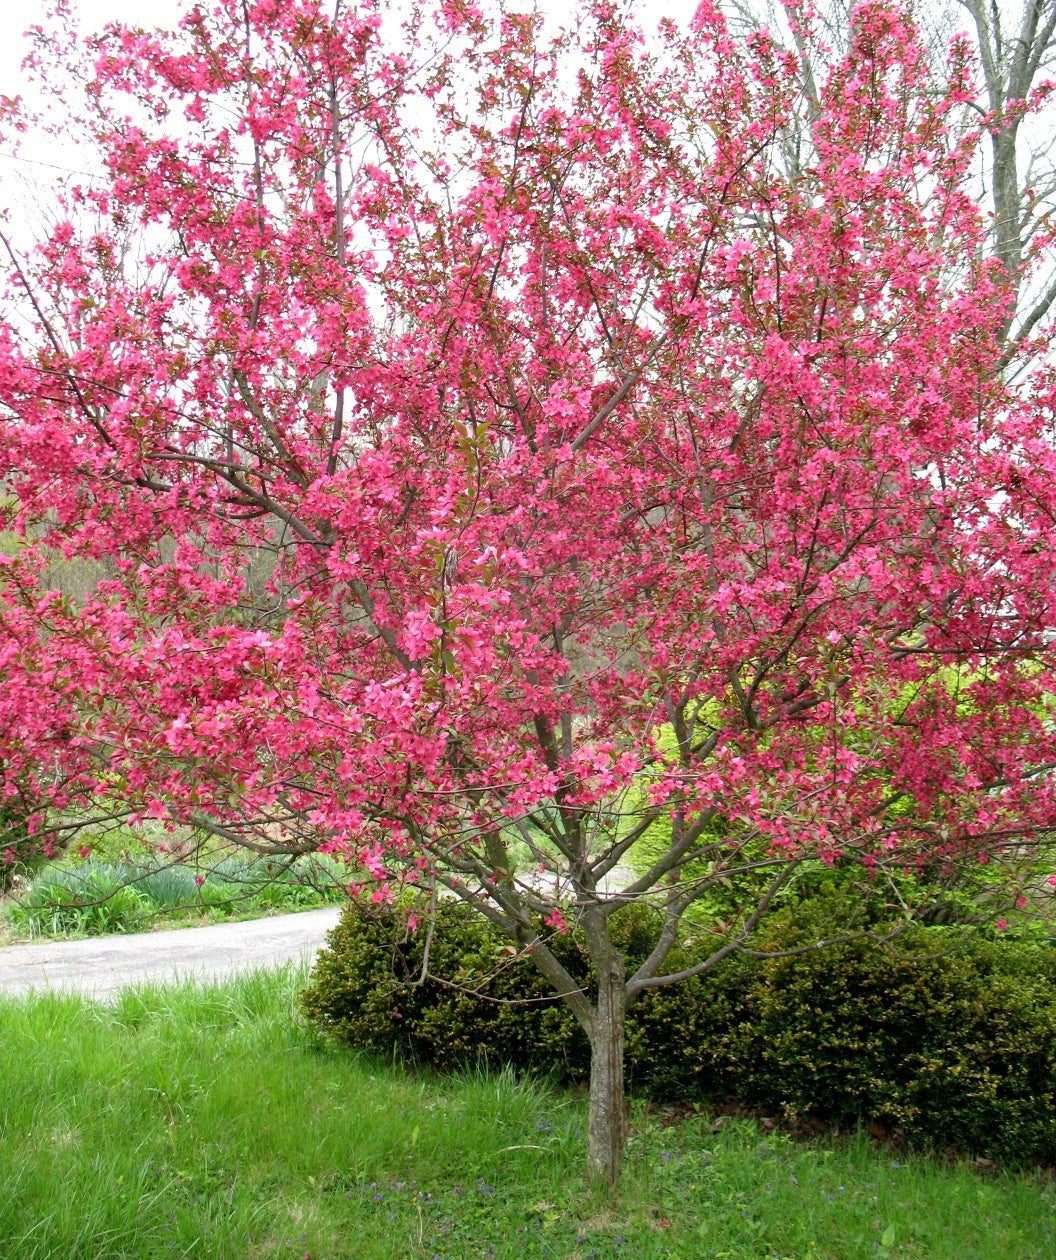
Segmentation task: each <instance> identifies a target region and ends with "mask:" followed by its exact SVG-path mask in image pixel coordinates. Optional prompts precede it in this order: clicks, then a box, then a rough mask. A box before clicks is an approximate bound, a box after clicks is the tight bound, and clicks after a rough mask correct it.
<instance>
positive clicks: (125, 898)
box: [10, 867, 151, 936]
mask: <svg viewBox="0 0 1056 1260" xmlns="http://www.w3.org/2000/svg"><path fill="white" fill-rule="evenodd" d="M150 910H151V905H150V902H149V901H148V900H147V898H146V897H145V896H144V894H143V893H142V892H140V891H139V889H138V888H136V887H135V886H134V885H132V884H129V883H125V882H122V880H121V879H120V878H119V877H118V876H116V875H115V873H114V872H113V870H111V869H110V868H107V867H103V868H91V867H88V868H84V867H82V868H81V869H79V870H63V869H61V868H54V867H53V868H50V869H48V870H46V871H43V872H42V873H41V874H40V875H38V876H37V878H36V879H35V880H34V881H33V883H32V884H31V885H30V887H29V888H28V889H27V890H26V891H25V893H23V895H22V897H21V898H20V899H19V901H18V902H16V904H15V905H14V906H13V907H12V908H11V912H10V914H11V921H12V923H13V924H14V925H15V926H16V927H18V928H21V929H22V930H23V931H25V932H26V933H27V934H28V935H30V936H68V935H70V934H71V933H72V932H84V933H86V934H87V935H89V936H104V935H106V934H107V933H110V932H134V931H135V930H136V929H137V928H138V927H139V926H140V925H141V922H142V920H143V919H144V917H145V916H146V915H147V914H149V913H150Z"/></svg>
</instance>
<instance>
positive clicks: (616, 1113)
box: [587, 953, 627, 1186]
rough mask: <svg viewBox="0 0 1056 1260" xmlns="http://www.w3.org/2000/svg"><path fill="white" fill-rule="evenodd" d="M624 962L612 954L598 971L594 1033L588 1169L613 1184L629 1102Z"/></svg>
mask: <svg viewBox="0 0 1056 1260" xmlns="http://www.w3.org/2000/svg"><path fill="white" fill-rule="evenodd" d="M624 980H625V977H624V967H623V960H622V959H621V958H620V957H619V955H618V954H615V953H610V957H609V959H608V966H607V967H605V968H604V970H603V969H602V968H598V1004H597V1012H596V1015H595V1019H594V1027H593V1029H592V1031H591V1035H590V1111H589V1119H588V1124H587V1165H588V1167H589V1169H590V1174H591V1176H592V1177H593V1178H596V1179H597V1180H599V1181H604V1182H606V1183H607V1184H608V1185H610V1186H611V1185H615V1183H616V1182H617V1180H618V1179H619V1176H620V1156H621V1154H622V1152H623V1138H624V1111H625V1099H624V1091H623V1043H624V1026H625V1021H626V1017H627V993H626V988H625V983H624Z"/></svg>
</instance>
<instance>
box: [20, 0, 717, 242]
mask: <svg viewBox="0 0 1056 1260" xmlns="http://www.w3.org/2000/svg"><path fill="white" fill-rule="evenodd" d="M72 2H73V9H74V12H75V13H76V14H77V16H78V20H79V25H80V27H81V29H82V30H83V31H93V30H99V29H101V28H102V27H103V26H105V25H106V24H107V23H108V22H115V21H117V22H129V23H131V24H135V25H138V26H147V27H151V26H162V27H169V28H171V27H173V26H175V25H176V23H177V21H178V20H179V16H180V14H181V13H182V12H184V11H185V9H186V8H187V7H188V5H189V3H190V2H191V0H72ZM528 3H530V0H528ZM697 3H698V0H639V2H638V12H639V15H640V20H641V22H642V24H643V25H644V26H646V27H655V25H656V24H657V23H658V22H659V21H660V19H661V18H663V17H665V16H666V17H673V18H675V19H676V21H680V22H688V21H689V19H690V18H691V17H692V15H693V12H694V10H695V9H696V7H697ZM48 7H49V3H48V0H0V94H2V95H4V96H10V97H13V96H17V95H19V94H21V93H23V92H24V88H25V78H24V75H23V73H22V71H21V69H20V67H21V62H22V58H23V57H24V56H25V55H26V52H27V51H28V48H29V43H28V41H27V40H26V39H25V38H24V32H25V30H26V28H27V27H30V26H33V25H34V24H36V23H42V22H44V20H45V15H46V12H47V9H48ZM394 7H395V5H394ZM526 7H527V4H526ZM539 7H540V8H542V9H543V11H544V12H546V13H548V14H549V16H550V17H551V18H556V19H558V20H560V19H561V18H562V17H563V16H564V13H565V12H566V11H569V10H571V8H572V7H573V0H541V3H540V5H539ZM20 155H21V156H20V157H19V158H18V159H17V160H16V159H14V158H13V157H12V156H11V145H10V142H9V141H7V142H2V143H0V214H2V213H3V212H4V211H6V212H7V216H6V218H7V231H8V232H9V233H10V234H11V235H13V236H14V237H15V239H16V241H17V242H18V243H19V244H20V245H21V246H23V247H24V246H25V245H28V244H29V240H28V239H27V238H31V237H38V238H39V236H40V234H41V229H42V227H43V226H44V222H43V220H42V216H43V219H44V220H46V218H47V213H46V211H47V203H48V197H47V189H48V186H49V183H50V182H51V181H52V180H54V179H55V178H56V177H57V176H60V175H61V174H62V173H63V172H64V171H68V170H76V171H78V172H79V171H82V170H83V169H84V160H83V157H82V159H81V160H80V161H79V160H78V154H77V150H76V149H75V148H74V147H73V146H72V145H63V144H61V143H60V142H59V141H58V140H55V139H51V140H48V141H47V142H46V143H42V142H41V140H40V139H38V138H31V137H27V138H25V139H24V140H23V141H22V142H21V145H20Z"/></svg>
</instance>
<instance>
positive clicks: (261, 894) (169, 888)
mask: <svg viewBox="0 0 1056 1260" xmlns="http://www.w3.org/2000/svg"><path fill="white" fill-rule="evenodd" d="M346 886H347V872H345V871H344V868H342V867H341V866H340V864H339V863H336V862H334V861H332V860H330V859H327V858H322V857H319V856H317V855H312V856H305V857H301V858H298V859H296V860H295V861H292V862H291V861H278V860H276V861H271V860H267V859H263V858H260V859H254V858H249V857H246V856H245V855H235V856H226V857H221V858H219V859H215V860H213V861H210V862H207V863H205V864H196V865H190V864H183V863H180V862H172V861H164V860H162V859H160V858H157V857H148V858H144V859H142V860H140V861H133V860H131V859H127V858H126V859H123V860H119V861H106V860H102V861H98V860H91V861H87V862H82V863H67V864H56V865H52V866H49V867H46V868H45V869H44V870H42V871H40V872H39V873H38V874H37V875H36V877H35V878H34V879H33V880H32V882H30V883H29V884H28V885H27V886H26V887H25V889H24V890H23V891H22V892H21V894H20V896H19V897H18V898H17V900H14V901H12V902H10V903H9V904H8V905H7V906H6V908H5V915H4V921H5V922H4V926H5V928H6V933H5V934H6V936H7V937H8V938H10V939H29V940H32V939H34V938H37V937H48V936H51V937H56V936H63V937H67V936H103V935H106V934H109V933H119V932H137V931H143V930H145V929H147V928H151V927H155V926H159V925H166V926H176V925H181V926H186V925H188V924H193V923H210V922H220V921H224V920H227V919H246V918H259V917H260V916H262V915H267V914H283V913H289V912H291V911H296V910H308V909H314V908H317V907H319V906H325V905H330V904H333V903H334V902H337V901H341V900H343V899H344V898H345V897H346V896H347V891H346Z"/></svg>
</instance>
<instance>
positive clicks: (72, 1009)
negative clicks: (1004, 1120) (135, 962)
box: [0, 970, 1056, 1260]
mask: <svg viewBox="0 0 1056 1260" xmlns="http://www.w3.org/2000/svg"><path fill="white" fill-rule="evenodd" d="M303 980H304V976H303V973H298V972H296V971H293V970H287V971H285V972H281V973H277V974H274V975H263V974H258V975H253V976H247V977H243V978H241V979H238V980H234V981H229V982H225V983H223V984H217V985H213V986H206V987H199V988H196V987H193V986H189V985H184V986H174V987H151V988H143V989H139V990H133V991H127V992H125V993H123V994H121V995H120V996H119V997H118V998H117V999H116V1000H115V1001H114V1003H113V1004H112V1005H111V1006H103V1005H100V1004H97V1003H93V1002H90V1001H87V1000H84V999H80V998H72V997H57V996H50V995H43V996H40V997H35V998H30V999H23V1000H18V1001H14V1000H8V1001H3V1002H0V1038H2V1044H4V1045H5V1046H7V1047H9V1048H11V1049H10V1050H9V1052H8V1053H6V1054H5V1055H4V1056H3V1058H2V1060H0V1239H3V1240H4V1242H3V1245H2V1247H0V1251H2V1254H3V1256H4V1258H5V1260H30V1258H32V1260H54V1257H57V1256H61V1257H63V1258H64V1260H65V1258H67V1257H68V1258H69V1260H82V1258H83V1260H102V1258H104V1257H105V1258H106V1260H124V1258H125V1257H127V1258H128V1260H132V1258H133V1257H134V1258H135V1260H168V1258H169V1257H171V1258H172V1260H176V1257H183V1256H187V1257H192V1256H201V1257H209V1258H210V1260H211V1258H212V1257H223V1258H228V1257H229V1258H231V1260H265V1258H268V1260H270V1258H272V1257H280V1258H284V1260H303V1258H304V1256H305V1255H310V1256H311V1257H312V1260H343V1258H345V1257H349V1258H351V1257H356V1258H357V1260H360V1258H363V1260H397V1258H399V1260H404V1258H405V1257H425V1258H426V1260H432V1258H433V1257H444V1258H446V1257H458V1258H459V1260H463V1258H464V1260H476V1258H478V1257H480V1258H484V1257H494V1258H496V1260H512V1258H514V1257H516V1260H543V1258H544V1257H545V1258H547V1260H552V1258H554V1257H559V1258H561V1260H573V1258H575V1260H617V1258H619V1260H628V1258H629V1257H635V1258H638V1257H641V1258H642V1260H661V1258H664V1260H674V1258H675V1257H680V1258H681V1260H705V1258H714V1260H719V1258H720V1257H722V1258H733V1260H756V1258H758V1260H773V1258H774V1257H784V1258H787V1260H792V1258H795V1260H803V1258H805V1257H817V1258H819V1260H858V1258H859V1257H877V1258H878V1260H886V1258H893V1257H900V1258H902V1260H909V1258H910V1257H912V1258H913V1260H930V1258H933V1260H954V1258H955V1257H956V1260H1043V1258H1047V1257H1049V1256H1051V1255H1053V1254H1056V1212H1054V1210H1053V1194H1052V1190H1051V1187H1050V1186H1049V1185H1047V1184H1046V1183H1045V1182H1043V1181H1042V1180H1040V1179H1033V1178H1028V1177H1013V1176H1006V1175H1001V1174H994V1175H991V1176H988V1177H987V1178H986V1179H982V1178H980V1177H979V1176H978V1175H977V1174H976V1173H974V1172H972V1171H971V1170H969V1169H968V1168H967V1167H964V1166H956V1165H943V1164H939V1163H935V1162H931V1161H928V1160H926V1159H923V1158H910V1159H906V1158H903V1157H900V1156H893V1155H892V1154H891V1153H890V1152H885V1151H882V1150H877V1149H875V1148H874V1147H873V1146H871V1144H870V1143H869V1141H868V1139H866V1138H856V1139H854V1140H851V1141H847V1142H844V1143H840V1144H825V1143H818V1144H815V1145H806V1144H802V1143H796V1142H794V1141H793V1140H792V1139H791V1138H789V1137H788V1136H786V1135H784V1134H781V1133H777V1132H770V1133H767V1132H764V1131H762V1130H760V1129H759V1128H758V1127H757V1126H756V1125H755V1124H754V1123H752V1122H750V1121H747V1120H740V1119H731V1120H728V1121H726V1122H725V1123H724V1124H722V1125H721V1126H720V1127H719V1128H718V1130H717V1131H713V1125H712V1124H711V1123H710V1122H709V1120H708V1118H707V1117H705V1116H704V1115H702V1114H698V1115H691V1116H690V1117H689V1118H688V1119H686V1120H685V1121H683V1122H681V1123H677V1124H666V1125H665V1124H664V1123H663V1119H662V1117H658V1116H657V1115H656V1114H654V1113H650V1112H649V1111H647V1110H646V1109H644V1108H636V1109H635V1110H634V1111H633V1112H632V1114H631V1118H630V1123H631V1134H630V1139H629V1143H628V1152H627V1173H626V1176H625V1178H624V1181H623V1182H622V1183H621V1185H620V1187H619V1189H618V1190H617V1191H616V1192H614V1193H606V1192H597V1191H594V1190H592V1189H591V1187H590V1186H589V1185H588V1184H586V1183H585V1182H584V1180H583V1177H582V1175H581V1168H582V1160H583V1125H584V1112H583V1106H582V1100H581V1099H580V1098H579V1097H577V1096H575V1095H573V1094H569V1093H565V1092H558V1091H556V1090H553V1089H550V1088H547V1087H546V1086H544V1085H539V1084H538V1083H529V1082H525V1081H523V1080H522V1081H519V1080H517V1079H516V1078H515V1077H513V1076H512V1075H511V1074H509V1073H498V1074H494V1075H488V1074H486V1073H483V1072H478V1073H472V1074H467V1075H464V1076H461V1077H450V1078H436V1077H433V1076H431V1075H428V1074H421V1073H415V1072H413V1071H408V1070H405V1069H403V1068H401V1067H399V1066H393V1065H386V1064H380V1063H377V1062H372V1061H370V1060H368V1059H365V1058H360V1057H357V1056H355V1055H351V1054H349V1053H347V1052H344V1051H337V1050H335V1049H333V1048H331V1047H329V1046H328V1045H326V1044H325V1043H323V1042H321V1041H320V1040H319V1039H318V1038H317V1037H316V1036H315V1035H314V1034H313V1033H312V1032H310V1031H309V1030H307V1029H305V1028H303V1027H302V1026H301V1025H299V1024H298V1022H297V1020H296V1016H295V1014H294V1009H295V1006H294V1004H295V995H296V991H297V988H298V986H299V985H300V984H302V983H303ZM16 1048H17V1049H16Z"/></svg>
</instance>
